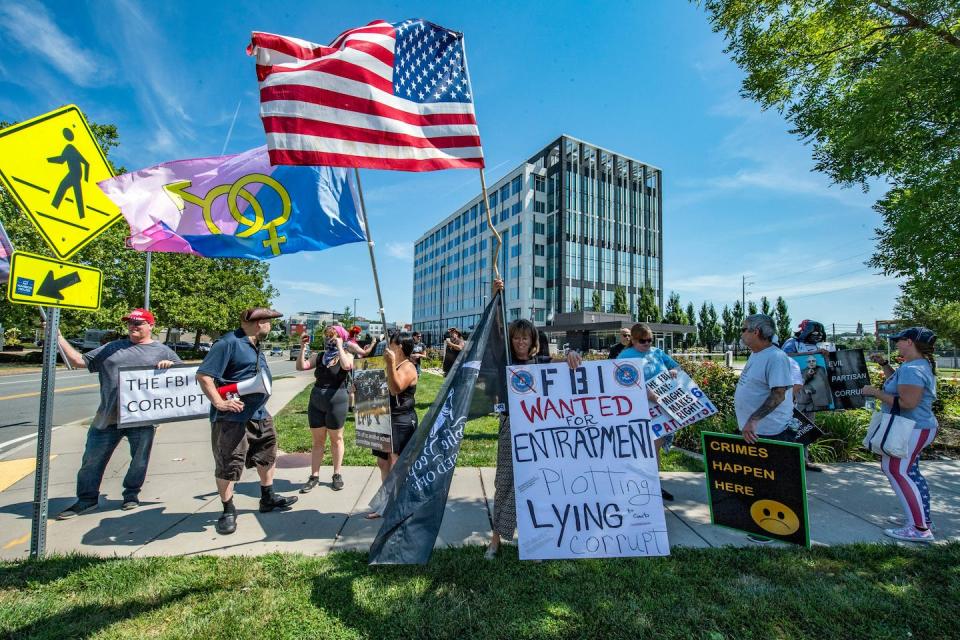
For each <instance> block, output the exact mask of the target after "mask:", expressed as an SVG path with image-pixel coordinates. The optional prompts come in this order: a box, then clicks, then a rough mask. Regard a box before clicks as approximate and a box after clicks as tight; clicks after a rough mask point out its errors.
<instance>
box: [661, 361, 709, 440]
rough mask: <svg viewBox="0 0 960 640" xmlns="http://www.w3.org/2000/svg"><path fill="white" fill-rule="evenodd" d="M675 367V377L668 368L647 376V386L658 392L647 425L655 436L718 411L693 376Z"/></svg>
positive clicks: (667, 432) (670, 431)
mask: <svg viewBox="0 0 960 640" xmlns="http://www.w3.org/2000/svg"><path fill="white" fill-rule="evenodd" d="M674 371H676V372H677V377H676V378H674V377H673V376H671V375H670V372H669V371H662V372H660V373H659V374H657V375H656V376H654V377H653V378H651V379H650V380H647V389H649V390H650V391H651V392H652V393H653V395H655V396H657V402H656V404H652V405H650V428H651V429H653V436H654V437H655V438H661V437H663V436H665V435H668V434H671V433H674V432H675V431H679V430H680V429H682V428H684V427H686V426H688V425H691V424H693V423H694V422H700V421H701V420H703V419H704V418H708V417H710V416H712V415H713V414H715V413H716V412H717V408H716V407H715V406H713V403H712V402H710V398H708V397H707V394H705V393H704V392H703V391H702V390H701V389H700V387H698V386H697V383H696V382H694V381H693V378H691V377H690V376H688V375H687V374H686V373H684V372H683V371H681V370H679V369H674Z"/></svg>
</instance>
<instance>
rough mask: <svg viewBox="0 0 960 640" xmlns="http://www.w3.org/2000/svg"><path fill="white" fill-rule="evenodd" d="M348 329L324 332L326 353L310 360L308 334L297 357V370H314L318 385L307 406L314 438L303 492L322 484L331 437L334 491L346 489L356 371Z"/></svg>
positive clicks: (339, 327)
mask: <svg viewBox="0 0 960 640" xmlns="http://www.w3.org/2000/svg"><path fill="white" fill-rule="evenodd" d="M348 337H349V336H348V334H347V330H346V329H344V328H343V327H341V326H330V327H327V328H326V330H325V331H324V338H325V343H324V351H323V353H316V354H314V355H312V356H311V357H310V360H309V361H308V360H307V359H306V357H305V356H304V354H305V353H306V351H307V345H308V344H309V343H310V336H309V335H307V334H304V335H303V336H301V338H300V341H301V343H302V347H301V349H300V357H299V358H297V371H309V370H310V369H313V370H314V377H315V378H316V382H315V383H314V385H313V389H312V390H311V391H310V404H309V405H308V406H307V422H308V424H309V425H310V435H311V436H312V438H313V448H312V449H311V451H310V477H309V478H307V482H306V483H305V484H304V485H303V487H301V489H300V493H309V492H310V491H312V490H313V489H314V488H315V487H316V486H317V485H318V484H319V483H320V475H319V474H320V465H321V464H323V453H324V451H323V450H324V446H325V445H326V440H327V436H328V435H329V436H330V455H331V457H332V458H333V482H332V485H331V486H332V487H333V490H334V491H339V490H341V489H343V476H341V475H340V468H341V466H342V465H343V424H344V422H345V421H346V419H347V405H348V404H349V402H350V400H349V393H348V391H347V387H348V381H349V378H350V371H351V370H352V369H353V355H352V354H350V353H349V352H347V350H346V348H345V346H344V343H345V342H346V341H347V339H348Z"/></svg>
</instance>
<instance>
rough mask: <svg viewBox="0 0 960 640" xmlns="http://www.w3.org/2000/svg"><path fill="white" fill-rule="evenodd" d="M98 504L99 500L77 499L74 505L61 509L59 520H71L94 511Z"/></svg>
mask: <svg viewBox="0 0 960 640" xmlns="http://www.w3.org/2000/svg"><path fill="white" fill-rule="evenodd" d="M97 505H98V503H97V502H84V501H82V500H77V501H76V502H74V503H73V504H72V505H70V506H69V507H67V508H66V509H64V510H63V511H61V512H60V513H59V514H58V515H57V520H69V519H70V518H76V517H77V516H79V515H83V514H84V513H89V512H91V511H93V510H94V509H96V508H97Z"/></svg>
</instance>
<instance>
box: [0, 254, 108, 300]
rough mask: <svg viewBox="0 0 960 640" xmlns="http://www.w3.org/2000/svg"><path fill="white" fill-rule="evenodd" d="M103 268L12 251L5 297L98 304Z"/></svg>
mask: <svg viewBox="0 0 960 640" xmlns="http://www.w3.org/2000/svg"><path fill="white" fill-rule="evenodd" d="M102 285H103V272H102V271H100V270H99V269H94V268H93V267H87V266H84V265H82V264H73V263H72V262H61V261H60V260H54V259H53V258H47V257H46V256H38V255H36V254H33V253H25V252H23V251H14V252H13V255H12V257H11V259H10V279H9V281H8V282H7V300H9V301H10V302H16V303H17V304H35V305H38V306H42V307H61V308H64V309H87V310H91V311H92V310H94V309H99V308H100V294H101V292H102V290H103V286H102Z"/></svg>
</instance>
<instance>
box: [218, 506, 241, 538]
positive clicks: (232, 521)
mask: <svg viewBox="0 0 960 640" xmlns="http://www.w3.org/2000/svg"><path fill="white" fill-rule="evenodd" d="M236 530H237V512H236V511H224V512H223V514H222V515H221V516H220V518H219V519H218V520H217V533H219V534H220V535H222V536H228V535H230V534H231V533H233V532H234V531H236Z"/></svg>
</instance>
